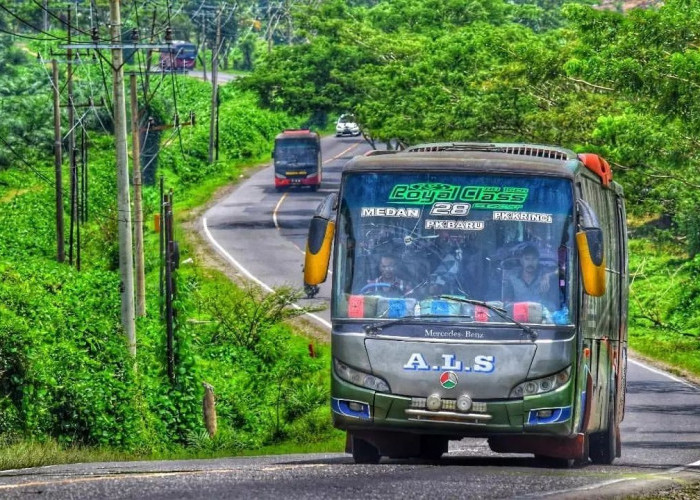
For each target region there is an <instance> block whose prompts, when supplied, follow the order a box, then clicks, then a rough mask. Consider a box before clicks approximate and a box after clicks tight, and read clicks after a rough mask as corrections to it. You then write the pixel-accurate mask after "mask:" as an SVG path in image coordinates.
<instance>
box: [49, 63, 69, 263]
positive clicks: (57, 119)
mask: <svg viewBox="0 0 700 500" xmlns="http://www.w3.org/2000/svg"><path fill="white" fill-rule="evenodd" d="M51 70H52V74H53V132H54V144H53V147H54V169H55V175H56V260H57V261H58V262H63V261H65V260H66V252H65V249H64V247H63V175H62V167H63V151H62V147H61V144H62V138H61V102H60V97H61V96H60V92H59V88H58V63H57V62H56V60H55V59H54V60H53V61H51Z"/></svg>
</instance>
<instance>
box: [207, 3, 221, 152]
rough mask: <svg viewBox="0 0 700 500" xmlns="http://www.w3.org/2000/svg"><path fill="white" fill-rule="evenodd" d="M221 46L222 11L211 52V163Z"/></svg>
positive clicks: (219, 14) (218, 14)
mask: <svg viewBox="0 0 700 500" xmlns="http://www.w3.org/2000/svg"><path fill="white" fill-rule="evenodd" d="M220 44H221V11H218V12H217V14H216V45H214V48H213V49H212V51H211V119H210V120H209V163H214V142H215V141H214V134H215V133H216V114H217V112H218V106H217V105H216V102H217V93H218V85H217V79H218V76H219V45H220Z"/></svg>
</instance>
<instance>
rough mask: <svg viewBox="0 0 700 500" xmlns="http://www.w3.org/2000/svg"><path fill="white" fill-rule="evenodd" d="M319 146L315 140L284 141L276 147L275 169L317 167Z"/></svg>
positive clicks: (279, 142)
mask: <svg viewBox="0 0 700 500" xmlns="http://www.w3.org/2000/svg"><path fill="white" fill-rule="evenodd" d="M317 159H318V146H317V145H316V141H315V140H309V139H284V140H280V141H277V144H276V146H275V167H283V168H284V167H297V166H310V167H313V166H315V165H316V161H317Z"/></svg>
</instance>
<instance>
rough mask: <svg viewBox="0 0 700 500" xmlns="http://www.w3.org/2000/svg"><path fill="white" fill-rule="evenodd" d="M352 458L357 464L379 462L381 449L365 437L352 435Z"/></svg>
mask: <svg viewBox="0 0 700 500" xmlns="http://www.w3.org/2000/svg"><path fill="white" fill-rule="evenodd" d="M352 458H353V460H354V461H355V463H356V464H377V463H379V459H380V458H381V455H380V454H379V450H378V449H377V448H375V447H374V446H372V445H371V444H370V443H368V442H367V441H365V440H364V439H359V438H356V437H354V436H353V437H352Z"/></svg>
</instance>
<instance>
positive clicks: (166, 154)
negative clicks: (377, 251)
mask: <svg viewBox="0 0 700 500" xmlns="http://www.w3.org/2000/svg"><path fill="white" fill-rule="evenodd" d="M27 50H36V48H35V47H32V48H28V47H23V48H22V47H19V46H17V45H13V44H11V43H9V40H7V39H5V40H3V43H2V48H1V49H0V61H2V62H3V63H6V62H8V61H11V64H7V65H6V66H5V68H4V69H3V71H2V72H0V94H1V95H2V106H3V109H4V110H5V111H6V113H7V116H8V119H7V120H4V121H3V123H2V125H0V135H1V136H2V137H3V146H2V147H1V148H0V150H1V151H2V157H1V158H0V159H1V160H2V166H1V167H0V235H1V236H0V442H1V443H3V446H6V445H7V444H8V443H13V442H16V441H18V440H22V439H24V438H27V437H32V438H34V439H39V440H44V439H47V438H54V439H57V440H58V441H59V442H60V443H63V444H82V445H100V446H109V447H116V448H119V449H122V450H129V451H131V452H137V453H141V454H143V453H146V454H147V453H151V452H163V451H167V450H173V449H177V448H178V447H182V446H184V447H187V448H191V449H194V450H209V451H212V450H218V449H222V450H227V451H228V452H229V453H231V452H236V451H240V450H244V449H254V448H259V447H260V446H263V445H265V444H269V443H275V442H281V441H285V440H288V441H289V440H291V441H296V442H303V443H309V442H313V441H318V440H321V439H327V437H328V436H329V433H330V419H329V415H328V408H327V405H326V401H325V400H326V395H327V391H328V388H327V386H328V373H327V370H326V367H327V365H328V352H327V349H326V348H325V347H323V346H318V347H317V348H316V349H315V353H316V354H317V356H316V357H313V358H312V357H310V356H309V348H308V343H309V342H310V340H309V339H306V338H304V337H299V336H298V335H296V336H295V335H293V332H292V330H291V328H290V327H289V326H287V325H285V324H284V323H283V320H284V319H285V318H288V317H290V316H294V315H296V314H298V312H292V311H290V309H289V307H288V306H289V304H290V303H291V302H293V301H294V300H295V299H296V292H294V291H293V290H280V291H279V292H278V293H276V294H273V295H270V296H267V297H261V296H260V295H259V293H258V292H256V291H255V290H254V289H247V288H237V287H235V286H233V285H232V284H231V283H230V282H229V280H228V278H226V277H225V276H223V275H220V274H219V273H217V272H215V271H212V270H209V269H206V268H203V267H201V262H200V260H199V258H198V257H197V256H196V255H195V254H193V253H192V252H191V247H189V246H188V245H187V241H186V238H185V237H184V235H183V234H182V233H181V231H178V234H179V236H178V239H179V240H180V243H181V248H182V250H181V251H182V255H181V262H183V264H182V266H181V268H180V270H179V271H178V277H177V283H178V294H177V297H178V298H177V303H176V308H177V311H178V316H177V322H176V342H175V344H176V372H175V381H174V383H171V382H170V380H169V379H168V376H167V372H166V364H165V330H164V324H163V322H162V320H161V317H160V314H159V308H160V303H159V285H158V276H159V257H158V248H159V244H158V235H157V234H156V233H155V232H154V229H153V227H152V226H153V225H152V223H151V221H152V220H153V214H154V213H157V212H158V211H159V202H158V199H159V195H158V188H157V187H156V186H150V187H146V188H145V192H144V202H145V217H144V219H145V220H146V221H148V222H147V223H146V225H145V228H144V229H145V233H146V272H147V298H148V303H147V312H148V316H147V317H145V318H141V319H139V320H138V322H137V342H138V345H137V348H138V349H137V358H136V360H135V362H134V360H132V359H131V358H130V357H129V355H128V353H127V350H126V348H125V347H126V342H125V338H124V335H123V333H122V330H121V326H120V297H119V274H118V272H117V270H118V242H117V212H116V204H115V199H116V186H115V180H116V175H115V170H114V162H115V160H114V144H113V140H112V138H111V135H110V134H108V133H107V132H108V131H109V129H110V127H111V118H110V114H109V112H108V111H106V110H104V109H102V110H90V111H89V113H86V114H85V115H84V116H80V117H79V118H80V120H81V123H82V124H83V125H84V126H85V128H86V130H87V133H88V137H89V140H90V148H89V172H90V175H89V196H88V200H89V220H88V222H87V223H85V224H84V225H83V226H81V238H82V242H81V260H82V269H81V270H80V271H77V270H76V268H75V267H70V266H69V265H67V264H59V263H57V262H56V261H55V260H56V258H55V254H56V234H55V219H54V215H53V213H54V211H53V203H54V202H53V199H54V182H53V159H52V155H51V149H52V142H53V138H52V132H53V130H52V116H51V87H50V84H49V80H48V76H47V68H46V67H45V66H44V65H42V64H40V63H37V62H35V61H34V60H32V59H31V58H30V57H29V56H28V55H27ZM106 78H109V75H106ZM161 78H162V77H160V76H153V77H152V82H151V83H152V85H154V86H156V85H158V83H159V79H161ZM100 79H101V74H100V71H99V68H94V67H92V68H89V67H88V68H86V69H83V70H82V71H80V72H79V73H77V74H76V94H77V96H78V97H76V100H78V99H81V98H83V97H86V96H89V95H90V94H89V92H90V91H91V89H94V87H95V85H96V82H98V81H99V80H100ZM162 85H164V87H163V88H165V89H166V90H167V92H166V91H161V92H157V93H156V94H155V97H154V98H153V100H152V101H151V102H150V103H149V108H150V113H151V114H152V116H154V118H155V119H156V123H169V122H172V116H173V115H174V114H175V112H176V108H175V106H174V104H175V102H177V108H178V109H177V111H179V112H180V113H182V114H183V115H185V114H186V112H183V111H182V110H187V111H189V110H192V111H194V112H195V114H196V116H197V117H198V119H199V120H200V124H199V125H196V126H194V127H183V128H182V129H180V130H177V129H175V130H169V131H165V132H163V133H162V135H161V137H160V141H161V153H160V155H159V158H158V164H159V168H160V173H161V174H163V175H164V176H165V185H166V188H168V189H171V188H172V189H173V190H174V194H175V199H176V200H177V201H179V203H178V204H177V205H176V207H175V212H176V216H178V219H179V220H182V215H183V214H182V212H181V210H182V208H184V207H188V206H193V205H196V204H198V203H202V201H203V200H206V198H207V197H208V196H210V195H211V193H212V191H213V189H214V188H216V186H219V185H223V184H226V183H229V182H231V181H233V180H234V179H237V178H238V177H239V175H240V174H241V172H242V171H243V167H244V166H245V165H250V164H254V163H256V162H257V161H260V159H261V158H264V157H269V151H270V148H271V141H272V138H273V137H274V136H275V135H276V134H277V133H278V132H279V130H280V129H282V128H284V127H286V126H290V125H294V124H295V123H297V120H295V119H293V118H290V117H289V116H288V115H285V114H284V113H279V112H270V111H261V110H259V109H257V107H256V99H255V96H253V95H251V94H250V93H244V92H241V91H237V90H235V89H232V88H224V89H222V92H221V105H220V112H221V120H220V122H221V123H220V127H221V130H225V134H224V135H223V136H222V140H221V141H220V148H221V151H220V153H221V159H220V161H218V162H214V163H212V164H209V163H208V161H207V147H208V142H209V141H208V137H209V127H208V123H209V105H210V102H211V85H210V84H207V83H205V82H201V81H197V80H194V79H190V78H188V77H185V76H177V77H175V76H170V75H168V76H167V77H166V78H165V79H164V81H163V82H162ZM173 96H176V99H174V98H173ZM142 104H144V103H143V102H142ZM103 126H104V127H106V128H107V131H105V130H104V129H103V128H102V127H103ZM67 173H68V172H67V168H64V181H65V182H64V193H65V195H64V196H65V198H64V201H65V203H66V214H68V206H69V200H68V180H67ZM181 207H182V208H181ZM66 231H68V224H67V223H66ZM66 252H67V253H68V245H66ZM76 256H77V249H74V253H73V258H74V259H75V258H76ZM203 382H207V383H209V384H211V385H213V386H214V391H215V394H216V398H217V413H218V420H219V421H218V432H217V434H216V437H215V438H214V439H210V438H209V435H208V434H207V432H206V431H205V427H204V424H203V416H202V395H203V392H204V389H203V387H202V383H203ZM5 458H6V457H4V456H2V457H0V462H2V461H3V459H5ZM30 463H31V462H30Z"/></svg>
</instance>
